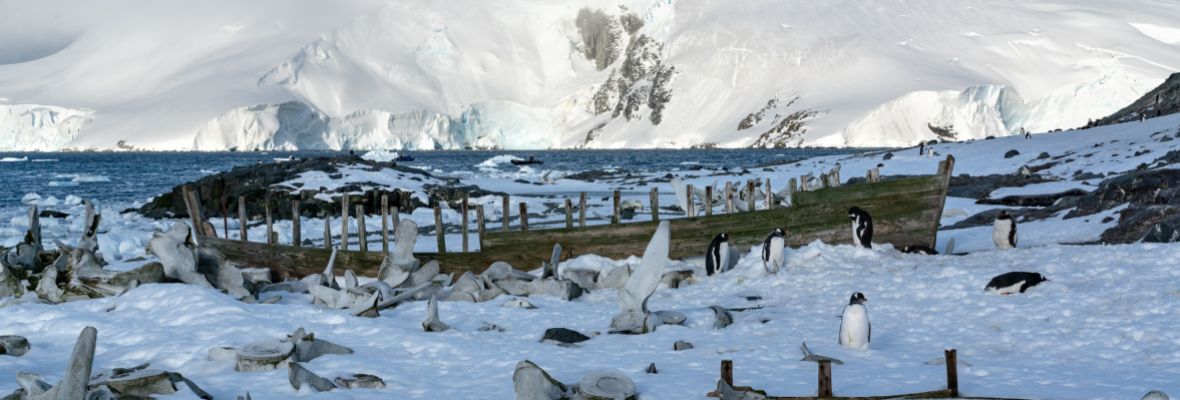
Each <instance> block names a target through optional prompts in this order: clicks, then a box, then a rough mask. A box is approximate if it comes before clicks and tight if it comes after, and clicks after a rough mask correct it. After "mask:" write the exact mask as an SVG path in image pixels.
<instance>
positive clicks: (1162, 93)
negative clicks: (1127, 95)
mask: <svg viewBox="0 0 1180 400" xmlns="http://www.w3.org/2000/svg"><path fill="white" fill-rule="evenodd" d="M1177 112H1180V72H1177V73H1174V74H1172V75H1171V76H1169V77H1168V79H1167V80H1165V81H1164V83H1162V84H1160V85H1159V86H1157V87H1156V88H1155V89H1152V90H1151V91H1149V92H1147V94H1144V95H1143V97H1140V98H1139V99H1138V100H1135V102H1134V103H1131V104H1130V105H1128V106H1126V107H1124V108H1123V109H1121V110H1119V111H1118V112H1116V113H1114V114H1111V115H1109V116H1107V117H1105V118H1102V119H1100V120H1097V121H1094V124H1093V125H1092V126H1100V125H1111V124H1117V123H1120V122H1128V121H1134V120H1137V119H1139V118H1141V117H1143V118H1152V117H1158V116H1162V115H1168V114H1172V113H1177Z"/></svg>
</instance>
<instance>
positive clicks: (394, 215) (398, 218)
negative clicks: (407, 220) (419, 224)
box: [389, 206, 402, 229]
mask: <svg viewBox="0 0 1180 400" xmlns="http://www.w3.org/2000/svg"><path fill="white" fill-rule="evenodd" d="M401 222H402V214H401V210H399V209H398V208H397V206H393V207H389V226H390V227H392V228H393V229H397V224H400V223H401Z"/></svg>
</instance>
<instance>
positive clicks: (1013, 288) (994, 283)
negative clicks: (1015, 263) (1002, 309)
mask: <svg viewBox="0 0 1180 400" xmlns="http://www.w3.org/2000/svg"><path fill="white" fill-rule="evenodd" d="M1047 280H1049V278H1046V277H1045V276H1044V275H1041V274H1038V273H1036V272H1021V271H1014V272H1008V273H1004V274H1000V275H997V276H996V277H995V278H992V280H991V282H988V283H987V286H986V287H984V288H983V290H986V291H988V292H992V293H996V294H1001V295H1009V294H1013V293H1024V291H1025V290H1028V288H1030V287H1033V286H1036V285H1037V284H1039V283H1041V282H1044V281H1047Z"/></svg>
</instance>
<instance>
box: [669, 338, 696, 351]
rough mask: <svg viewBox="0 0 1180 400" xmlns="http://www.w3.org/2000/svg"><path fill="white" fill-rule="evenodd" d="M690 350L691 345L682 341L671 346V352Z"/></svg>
mask: <svg viewBox="0 0 1180 400" xmlns="http://www.w3.org/2000/svg"><path fill="white" fill-rule="evenodd" d="M691 348H693V345H692V343H689V342H686V341H683V340H677V341H676V343H673V344H672V350H673V351H682V350H688V349H691Z"/></svg>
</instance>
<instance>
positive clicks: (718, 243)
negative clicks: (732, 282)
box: [705, 232, 729, 275]
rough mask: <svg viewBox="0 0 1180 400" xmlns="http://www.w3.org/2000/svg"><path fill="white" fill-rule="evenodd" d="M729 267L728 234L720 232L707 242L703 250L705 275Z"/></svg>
mask: <svg viewBox="0 0 1180 400" xmlns="http://www.w3.org/2000/svg"><path fill="white" fill-rule="evenodd" d="M727 269H729V234H728V233H725V232H721V233H719V234H717V236H716V237H714V238H713V241H712V242H709V248H708V249H707V250H705V275H713V274H714V273H718V274H719V273H722V272H725V270H727Z"/></svg>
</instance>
